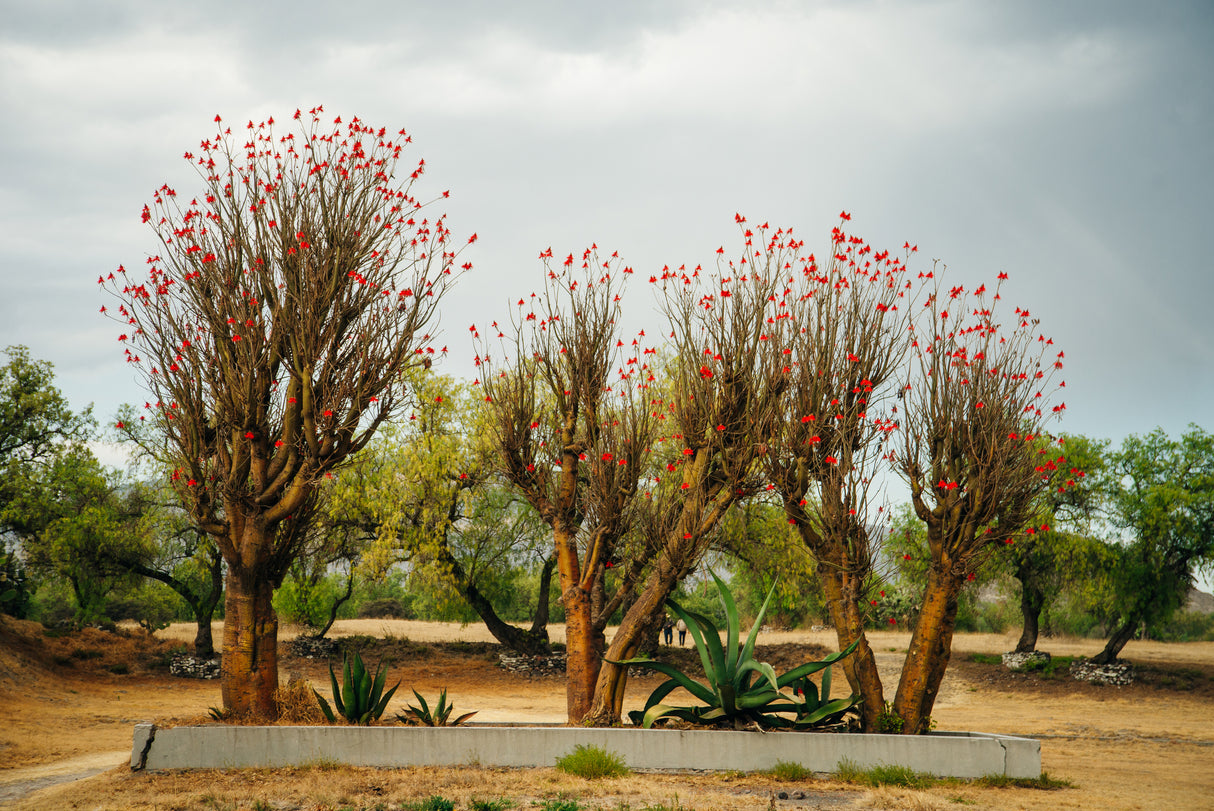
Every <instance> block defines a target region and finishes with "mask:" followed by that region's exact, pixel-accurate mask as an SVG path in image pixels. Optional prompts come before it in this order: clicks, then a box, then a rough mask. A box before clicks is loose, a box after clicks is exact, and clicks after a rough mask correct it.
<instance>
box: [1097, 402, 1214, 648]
mask: <svg viewBox="0 0 1214 811" xmlns="http://www.w3.org/2000/svg"><path fill="white" fill-rule="evenodd" d="M1107 486H1108V488H1109V492H1110V498H1111V501H1112V507H1113V518H1112V520H1113V523H1114V526H1115V527H1117V528H1118V529H1120V530H1122V531H1123V532H1124V533H1125V535H1126V536H1127V537H1126V539H1125V541H1124V542H1123V543H1117V544H1114V545H1113V546H1112V551H1113V553H1114V555H1113V557H1114V562H1113V566H1112V567H1111V568H1110V569H1109V576H1110V578H1111V581H1112V585H1113V590H1114V593H1115V594H1116V600H1115V602H1114V604H1113V606H1112V608H1113V610H1112V611H1111V612H1110V613H1111V619H1112V620H1113V630H1112V633H1111V635H1110V636H1109V639H1108V642H1107V644H1106V645H1105V647H1104V649H1103V650H1102V651H1101V652H1100V653H1098V654H1097V655H1096V656H1094V657H1092V661H1093V662H1095V663H1097V664H1109V663H1111V662H1113V661H1115V660H1116V659H1117V655H1118V654H1119V653H1120V652H1121V650H1122V648H1124V647H1125V645H1126V643H1127V642H1128V641H1129V640H1130V639H1131V638H1133V636H1134V633H1135V632H1136V631H1137V630H1138V629H1139V628H1140V627H1142V626H1143V625H1144V624H1148V625H1149V624H1154V623H1157V622H1160V621H1163V620H1166V619H1167V618H1169V617H1170V616H1171V615H1172V614H1173V613H1174V612H1175V611H1176V610H1177V609H1178V608H1179V607H1180V606H1181V605H1183V603H1184V600H1185V597H1186V596H1187V595H1188V592H1189V588H1190V587H1191V586H1192V585H1193V576H1194V572H1195V570H1196V569H1197V568H1198V567H1201V566H1206V567H1209V566H1211V564H1212V563H1214V435H1211V434H1209V433H1207V432H1206V431H1204V430H1202V429H1201V428H1199V427H1198V426H1196V425H1190V426H1189V430H1188V431H1186V432H1185V433H1184V434H1183V435H1182V436H1181V437H1180V438H1179V439H1171V438H1169V437H1168V436H1167V434H1165V433H1164V432H1163V430H1162V429H1159V428H1157V429H1155V430H1154V431H1152V432H1151V433H1149V434H1146V435H1143V436H1137V435H1132V436H1129V437H1126V439H1125V441H1124V442H1123V443H1122V445H1121V449H1120V450H1119V451H1118V452H1117V453H1115V454H1113V456H1112V460H1111V464H1110V466H1109V476H1108V482H1107Z"/></svg>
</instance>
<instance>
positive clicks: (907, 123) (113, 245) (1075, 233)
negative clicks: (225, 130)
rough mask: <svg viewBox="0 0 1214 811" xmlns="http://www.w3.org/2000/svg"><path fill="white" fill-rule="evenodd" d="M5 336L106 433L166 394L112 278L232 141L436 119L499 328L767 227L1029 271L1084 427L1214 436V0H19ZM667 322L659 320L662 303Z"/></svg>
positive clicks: (708, 255)
mask: <svg viewBox="0 0 1214 811" xmlns="http://www.w3.org/2000/svg"><path fill="white" fill-rule="evenodd" d="M0 18H2V19H4V20H5V23H4V25H3V27H2V29H0V110H3V119H4V123H3V126H2V128H0V146H2V149H0V274H2V279H3V282H2V284H3V287H2V290H3V295H0V333H2V338H3V345H9V344H25V345H27V346H29V347H30V348H31V350H32V352H33V354H34V355H35V356H36V357H39V358H44V359H47V360H50V361H51V362H53V363H54V364H55V367H56V372H57V376H58V382H59V385H60V387H61V388H62V389H63V391H64V392H65V394H66V395H67V396H68V397H69V399H70V400H71V401H72V403H73V404H74V405H75V406H76V407H77V408H79V407H83V406H84V405H86V404H88V403H90V402H92V403H95V409H96V413H97V414H98V416H99V418H100V419H101V420H102V421H103V422H104V421H108V420H109V419H110V418H111V417H112V415H113V414H114V412H115V410H116V408H117V406H118V405H119V404H120V403H122V402H128V401H142V399H143V397H142V392H141V390H140V389H139V388H138V386H137V384H136V382H135V380H134V378H133V377H132V376H131V374H130V371H129V369H128V368H127V367H126V365H125V364H124V363H123V362H122V359H121V352H120V348H119V344H118V343H117V341H116V340H115V339H116V335H115V330H114V328H113V325H112V324H111V323H110V322H108V321H106V320H105V319H103V318H102V317H101V316H99V315H98V312H97V311H98V308H99V307H100V306H101V305H102V304H104V303H108V301H107V300H106V299H105V298H104V297H103V296H102V295H101V294H100V292H99V291H98V290H97V286H96V279H97V276H98V275H99V274H101V273H107V272H109V271H110V270H113V269H114V268H115V267H117V265H118V264H120V263H126V264H128V265H139V264H141V261H142V259H143V258H144V257H145V256H146V255H147V252H148V251H149V250H151V249H152V247H153V243H152V234H151V232H150V231H149V230H148V229H147V228H146V227H145V226H142V225H141V224H140V221H139V213H140V210H141V208H142V206H143V204H144V203H145V202H147V201H148V200H149V198H150V193H151V191H152V190H153V189H155V188H156V187H158V186H159V185H160V184H161V183H163V182H166V181H167V182H169V183H170V185H174V186H176V187H177V188H178V189H179V190H180V191H182V192H183V193H188V189H189V188H190V187H191V185H192V184H193V183H196V180H195V179H194V175H193V174H192V171H191V169H190V167H189V166H187V164H186V163H185V161H184V160H183V159H182V157H181V156H182V153H183V152H184V151H185V150H187V149H192V148H196V147H197V144H198V142H199V140H201V139H202V138H203V137H207V136H209V135H211V134H212V133H213V124H212V123H211V122H212V119H213V117H214V116H215V115H216V114H217V113H218V114H222V115H223V117H224V118H225V119H226V120H228V121H245V120H247V119H255V120H261V119H264V118H265V117H267V116H271V115H272V116H276V117H280V118H283V119H285V118H287V117H288V116H289V114H290V113H292V112H293V111H294V110H295V109H296V108H298V107H303V108H305V109H307V108H309V107H311V106H314V105H316V104H323V105H325V109H326V111H327V112H329V113H333V114H340V115H343V116H346V117H348V116H351V115H358V116H360V117H362V118H363V119H364V120H366V121H368V122H369V123H373V124H375V125H384V126H388V127H389V128H390V129H398V128H400V127H404V128H406V129H408V130H409V131H410V132H411V133H412V135H413V138H414V147H415V153H414V156H413V157H414V158H418V157H424V158H425V159H426V163H427V168H428V175H427V177H426V178H425V181H424V182H425V184H426V186H425V188H426V189H428V190H430V191H431V192H432V193H438V192H440V191H442V190H444V189H450V190H451V192H452V195H451V198H450V200H448V201H446V202H447V203H448V205H447V206H446V210H447V211H448V212H449V213H450V225H451V226H452V227H453V229H454V230H455V231H456V233H457V234H463V235H467V234H470V233H472V232H473V231H475V232H477V233H478V234H479V237H480V239H479V241H478V243H477V244H476V245H475V246H473V248H472V249H471V250H470V252H469V254H466V256H470V258H471V260H472V261H473V262H474V264H475V266H476V269H475V271H474V272H473V275H471V276H469V277H466V278H465V279H464V281H463V283H462V289H460V290H458V291H457V292H456V293H455V294H453V295H452V297H451V298H450V299H449V300H448V301H447V306H446V308H445V313H444V321H443V327H444V330H445V338H444V340H445V341H446V342H447V343H449V344H450V346H451V348H452V352H453V354H452V357H451V358H450V360H449V366H448V370H449V371H452V372H454V373H456V374H470V369H471V366H470V363H469V360H470V355H471V345H470V344H469V343H468V339H467V334H468V333H467V326H468V324H469V323H472V322H474V321H481V322H483V321H487V320H490V319H492V318H495V317H498V316H500V315H502V314H503V313H505V312H507V305H506V301H507V299H508V298H510V297H511V296H517V295H518V294H520V293H522V292H526V291H529V290H531V289H533V287H534V286H535V281H536V279H537V277H538V274H539V271H540V264H539V262H538V261H537V259H536V257H537V254H538V253H539V252H540V251H541V250H543V249H544V248H546V247H548V246H552V247H553V249H554V250H555V251H556V252H557V253H568V252H573V251H578V250H580V249H581V248H583V247H585V246H587V245H589V244H590V243H591V242H592V241H593V242H597V243H598V245H600V246H602V247H605V248H608V249H612V250H618V251H619V252H620V254H621V255H622V256H623V257H624V258H625V259H626V260H627V261H628V262H629V263H630V264H631V265H632V266H633V267H635V268H636V269H637V270H638V275H640V272H645V271H650V270H654V269H658V268H660V267H661V266H662V265H663V264H667V263H670V264H673V265H678V264H683V263H688V264H693V263H698V262H705V263H707V262H710V261H711V260H712V258H713V256H714V252H715V249H716V248H717V247H718V246H719V245H726V246H730V245H735V246H736V245H737V232H736V230H735V227H734V224H733V218H734V213H735V212H742V213H743V214H746V215H747V216H749V217H750V218H751V219H752V220H756V221H762V220H767V221H770V222H771V223H773V224H779V225H785V226H794V227H795V228H796V229H797V231H798V232H799V233H800V235H801V236H802V238H804V239H806V240H807V242H808V243H809V247H810V248H812V247H813V246H814V244H815V243H817V244H820V245H823V246H825V245H826V244H828V235H829V232H830V228H831V227H832V226H833V225H834V224H835V223H836V217H837V215H838V213H839V211H840V210H843V209H846V210H847V211H849V212H851V213H852V216H853V219H852V222H851V223H850V227H851V229H852V231H853V232H854V233H856V234H859V235H861V236H864V237H865V238H867V239H868V241H869V242H870V243H871V244H873V245H874V246H875V247H877V248H882V247H896V246H901V245H902V244H903V242H906V241H909V242H911V243H917V244H918V245H919V246H920V254H919V256H920V257H922V259H921V260H920V261H921V262H922V263H923V264H924V265H925V266H926V265H927V264H929V263H930V260H931V259H932V258H938V259H940V260H942V261H943V262H945V263H947V264H948V266H949V273H950V274H955V278H956V279H957V280H958V281H960V282H964V283H967V284H968V283H970V282H973V283H977V282H979V281H988V280H990V279H993V277H994V276H995V274H997V273H999V272H1006V273H1008V274H1009V276H1010V280H1009V282H1007V283H1006V285H1005V288H1004V292H1005V296H1004V297H1005V299H1006V300H1007V301H1008V303H1016V304H1019V305H1020V306H1024V307H1027V308H1029V309H1030V310H1032V311H1033V313H1034V315H1037V316H1039V317H1040V318H1041V319H1042V324H1043V327H1044V328H1045V330H1046V331H1047V332H1048V333H1050V334H1052V335H1053V337H1054V339H1055V341H1056V343H1057V344H1058V345H1059V346H1060V347H1061V348H1062V349H1064V350H1065V352H1066V357H1067V361H1068V367H1067V375H1066V377H1067V389H1066V393H1067V406H1068V410H1067V415H1068V416H1067V419H1066V420H1065V421H1064V422H1063V423H1061V424H1060V425H1059V428H1060V429H1062V430H1068V431H1072V432H1078V433H1085V434H1090V435H1094V436H1101V437H1109V438H1112V439H1114V440H1119V439H1120V438H1121V437H1123V436H1125V435H1126V434H1129V433H1138V432H1144V431H1147V430H1150V429H1151V428H1153V427H1155V426H1156V425H1160V426H1163V427H1164V428H1165V429H1166V430H1167V431H1169V432H1171V433H1178V432H1180V431H1181V430H1183V429H1184V427H1185V426H1186V425H1187V424H1188V423H1190V422H1196V423H1198V424H1200V425H1202V426H1203V427H1205V428H1206V429H1214V419H1212V417H1214V318H1212V317H1211V315H1210V312H1209V308H1210V305H1211V301H1214V267H1212V264H1211V259H1210V256H1211V246H1210V244H1209V243H1210V239H1211V236H1214V47H1211V43H1214V6H1212V5H1211V4H1210V3H1208V2H1192V3H1183V2H1177V3H1151V4H1147V3H1138V2H1124V3H1122V2H1110V1H1109V0H1092V1H1091V2H1070V3H1056V2H1040V3H1036V2H1014V3H1012V2H1009V3H1005V4H1002V5H1000V4H994V3H969V2H900V3H894V2H867V1H859V2H803V3H796V2H757V3H745V2H740V0H737V1H735V2H732V3H716V2H619V0H616V1H615V2H610V3H608V2H601V3H572V2H569V3H562V2H514V3H498V2H481V3H472V2H444V3H426V4H422V3H411V2H388V0H384V2H360V0H346V1H345V2H342V3H328V2H315V1H314V0H296V2H292V3H279V2H269V1H268V0H267V2H261V3H256V4H254V3H244V2H240V3H226V2H207V3H190V4H185V3H168V2H150V1H149V2H139V1H138V0H125V1H124V0H107V2H95V1H94V0H76V1H75V2H68V1H67V0H38V2H34V0H0ZM641 287H643V286H641V285H638V295H639V296H640V297H639V298H638V299H636V301H637V305H636V308H635V312H636V313H637V314H638V315H637V317H638V319H639V320H645V319H646V318H649V317H650V316H649V315H648V313H647V307H648V306H649V305H648V302H649V298H648V296H649V291H647V290H644V289H640V288H641Z"/></svg>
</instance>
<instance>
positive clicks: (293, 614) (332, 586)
mask: <svg viewBox="0 0 1214 811" xmlns="http://www.w3.org/2000/svg"><path fill="white" fill-rule="evenodd" d="M338 581H342V582H340V583H339V582H338ZM344 581H345V578H344V577H342V576H341V575H338V574H330V575H328V576H325V577H322V578H320V579H319V580H318V581H316V582H312V583H310V582H308V581H307V580H306V579H304V578H300V577H297V576H296V574H295V573H294V572H291V573H289V574H288V575H287V576H286V577H285V578H284V579H283V581H282V586H281V587H279V588H278V590H277V591H275V592H274V611H275V612H276V613H277V614H278V616H279V617H281V618H282V619H283V620H286V621H287V622H296V623H299V624H301V625H307V626H310V627H313V628H319V627H322V626H323V625H324V624H325V622H327V621H328V618H329V609H330V607H331V606H332V605H333V601H334V600H336V599H337V598H338V596H339V595H340V594H341V592H342V589H343V588H344V585H345V584H344Z"/></svg>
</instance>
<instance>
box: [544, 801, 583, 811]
mask: <svg viewBox="0 0 1214 811" xmlns="http://www.w3.org/2000/svg"><path fill="white" fill-rule="evenodd" d="M536 807H537V808H539V809H540V811H581V808H582V806H581V804H580V803H578V801H577V800H571V799H565V798H554V799H550V800H544V801H543V802H542V803H536Z"/></svg>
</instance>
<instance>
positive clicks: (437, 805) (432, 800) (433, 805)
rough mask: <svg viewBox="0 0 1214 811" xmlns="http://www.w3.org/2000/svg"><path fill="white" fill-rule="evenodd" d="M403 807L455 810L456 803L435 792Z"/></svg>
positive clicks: (424, 810)
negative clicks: (431, 795)
mask: <svg viewBox="0 0 1214 811" xmlns="http://www.w3.org/2000/svg"><path fill="white" fill-rule="evenodd" d="M401 809H402V811H455V803H454V802H452V801H451V800H448V799H447V798H446V797H440V796H438V795H437V794H435V795H434V796H433V797H427V798H426V799H424V800H421V801H420V802H416V803H410V804H409V805H402V806H401Z"/></svg>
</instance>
